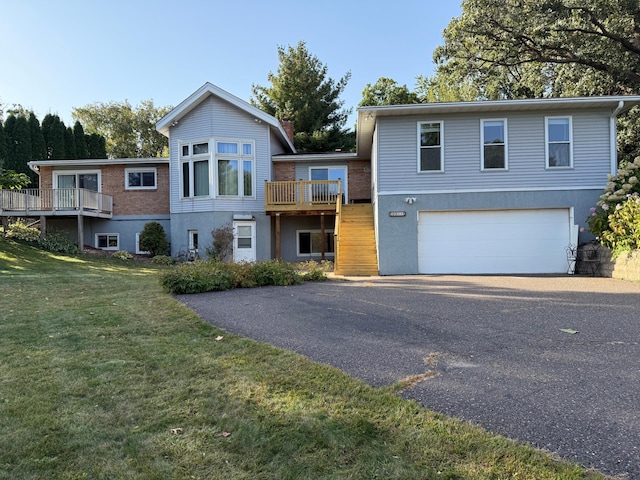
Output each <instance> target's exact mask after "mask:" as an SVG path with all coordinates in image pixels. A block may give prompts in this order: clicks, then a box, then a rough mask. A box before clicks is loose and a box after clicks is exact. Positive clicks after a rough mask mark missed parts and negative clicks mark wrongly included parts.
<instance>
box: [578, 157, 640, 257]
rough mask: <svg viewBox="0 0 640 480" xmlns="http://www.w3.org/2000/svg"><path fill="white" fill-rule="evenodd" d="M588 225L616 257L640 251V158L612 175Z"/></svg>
mask: <svg viewBox="0 0 640 480" xmlns="http://www.w3.org/2000/svg"><path fill="white" fill-rule="evenodd" d="M587 223H588V224H589V230H591V233H593V234H594V235H595V236H596V239H597V240H598V241H599V242H600V243H602V245H604V246H606V247H609V248H611V249H612V250H613V254H614V257H615V256H617V255H619V254H620V253H622V252H623V251H631V250H638V249H640V157H637V158H636V159H635V160H634V161H633V162H629V163H626V164H622V165H621V166H620V168H619V169H618V173H617V175H609V181H608V182H607V185H606V187H605V191H604V193H603V194H602V195H601V196H600V201H599V202H598V203H597V205H596V206H595V207H592V208H591V216H590V217H589V218H588V219H587Z"/></svg>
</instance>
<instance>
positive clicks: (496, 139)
mask: <svg viewBox="0 0 640 480" xmlns="http://www.w3.org/2000/svg"><path fill="white" fill-rule="evenodd" d="M480 123H481V129H480V136H481V143H482V151H481V156H482V170H490V169H503V170H506V169H507V121H506V120H504V119H500V120H482V121H481V122H480Z"/></svg>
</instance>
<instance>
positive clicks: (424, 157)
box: [418, 122, 444, 172]
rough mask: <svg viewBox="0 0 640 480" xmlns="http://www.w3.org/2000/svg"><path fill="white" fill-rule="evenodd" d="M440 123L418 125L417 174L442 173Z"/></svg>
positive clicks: (442, 153) (442, 154)
mask: <svg viewBox="0 0 640 480" xmlns="http://www.w3.org/2000/svg"><path fill="white" fill-rule="evenodd" d="M442 131H443V123H442V122H420V123H418V137H419V155H418V156H419V160H418V171H419V172H443V171H444V151H443V148H442V147H443V144H442V138H443V137H442Z"/></svg>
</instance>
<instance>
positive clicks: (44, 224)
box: [40, 215, 47, 240]
mask: <svg viewBox="0 0 640 480" xmlns="http://www.w3.org/2000/svg"><path fill="white" fill-rule="evenodd" d="M46 236H47V217H46V216H44V215H40V240H44V237H46Z"/></svg>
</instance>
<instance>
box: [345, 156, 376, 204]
mask: <svg viewBox="0 0 640 480" xmlns="http://www.w3.org/2000/svg"><path fill="white" fill-rule="evenodd" d="M348 165H349V171H348V173H347V175H348V177H349V201H351V202H353V201H357V200H360V201H362V200H364V201H371V162H370V161H369V160H351V161H350V162H349V164H348Z"/></svg>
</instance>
